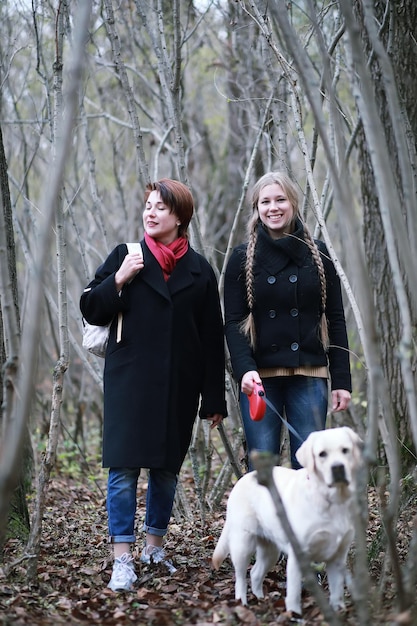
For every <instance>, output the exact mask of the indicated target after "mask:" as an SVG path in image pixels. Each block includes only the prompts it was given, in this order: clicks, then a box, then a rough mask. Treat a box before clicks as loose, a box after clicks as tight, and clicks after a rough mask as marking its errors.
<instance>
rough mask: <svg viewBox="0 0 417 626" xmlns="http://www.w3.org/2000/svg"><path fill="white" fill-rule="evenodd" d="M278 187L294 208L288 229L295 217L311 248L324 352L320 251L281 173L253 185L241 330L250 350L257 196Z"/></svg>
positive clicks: (252, 341)
mask: <svg viewBox="0 0 417 626" xmlns="http://www.w3.org/2000/svg"><path fill="white" fill-rule="evenodd" d="M273 184H277V185H279V186H280V187H281V188H282V190H283V192H284V194H285V195H286V196H287V198H288V200H289V201H290V203H291V206H292V209H293V217H292V222H291V226H294V224H295V221H296V219H297V218H299V219H300V221H301V222H302V224H303V230H304V237H305V242H306V244H307V246H308V247H309V249H310V252H311V255H312V257H313V261H314V263H315V264H316V267H317V271H318V275H319V280H320V291H321V308H322V314H321V318H320V340H321V342H322V344H323V347H324V349H325V350H326V352H327V350H328V348H329V329H328V323H327V317H326V302H327V283H326V273H325V271H324V265H323V261H322V259H321V255H320V250H319V249H318V247H317V245H316V243H315V241H314V239H313V237H312V236H311V234H310V231H309V230H308V228H307V225H306V224H305V222H304V221H303V220H301V217H300V211H299V200H298V189H297V187H296V185H295V184H294V183H293V181H292V180H291V179H290V178H289V176H287V174H285V173H284V172H268V173H267V174H264V175H263V176H262V177H261V178H260V179H259V180H258V181H257V182H256V183H255V185H254V186H253V189H252V215H251V217H250V219H249V222H248V226H247V236H248V246H247V249H246V263H245V284H246V299H247V304H248V308H249V314H248V315H247V316H246V318H245V319H244V320H242V323H241V330H242V332H243V333H244V334H245V335H246V337H247V338H248V339H249V343H250V345H251V347H252V349H254V348H255V346H256V328H255V320H254V316H253V309H254V305H255V286H254V276H253V266H254V262H255V249H256V243H257V240H258V229H257V225H258V223H259V211H258V201H259V196H260V193H261V191H262V189H263V188H264V187H266V186H267V185H273Z"/></svg>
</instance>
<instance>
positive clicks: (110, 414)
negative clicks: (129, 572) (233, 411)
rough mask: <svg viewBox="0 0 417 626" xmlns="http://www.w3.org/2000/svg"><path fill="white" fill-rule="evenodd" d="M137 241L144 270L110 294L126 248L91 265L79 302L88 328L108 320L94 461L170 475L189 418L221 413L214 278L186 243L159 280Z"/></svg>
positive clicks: (185, 441)
mask: <svg viewBox="0 0 417 626" xmlns="http://www.w3.org/2000/svg"><path fill="white" fill-rule="evenodd" d="M141 244H142V250H143V256H144V264H145V265H144V268H143V270H142V271H141V272H139V274H138V275H137V276H136V277H135V278H134V279H133V281H132V282H131V283H130V284H128V285H125V286H124V287H123V290H122V292H121V294H120V295H119V294H118V293H117V291H116V287H115V282H114V275H115V273H116V271H117V270H118V268H119V267H120V265H121V263H122V261H123V259H124V257H125V255H126V254H127V246H126V244H120V245H118V246H117V247H116V248H115V249H114V250H113V251H112V252H111V253H110V255H109V256H108V258H107V259H106V261H105V262H104V263H103V264H102V265H101V266H100V267H99V268H98V269H97V272H96V275H95V278H94V280H93V281H92V282H91V283H90V284H89V285H88V287H87V288H86V289H85V291H84V293H83V294H82V296H81V301H80V308H81V312H82V314H83V316H84V317H85V319H86V320H87V321H88V322H90V323H91V324H97V325H104V324H107V323H109V322H110V321H111V320H113V323H112V326H111V331H110V338H109V344H108V347H107V352H106V357H105V366H104V431H103V466H104V467H142V468H161V469H167V470H170V471H172V472H176V473H178V472H179V470H180V468H181V465H182V463H183V460H184V458H185V455H186V453H187V450H188V447H189V444H190V440H191V435H192V429H193V424H194V421H195V418H196V416H197V414H198V413H199V415H200V417H203V418H204V417H207V416H208V415H210V414H214V413H221V414H222V415H224V416H226V414H227V410H226V401H225V376H224V366H225V363H224V335H223V324H222V315H221V309H220V302H219V295H218V288H217V281H216V277H215V275H214V272H213V269H212V267H211V266H210V264H209V263H208V262H207V260H206V259H205V258H204V257H203V256H201V255H200V254H198V253H196V252H195V251H194V250H193V249H192V248H190V249H189V250H188V252H187V253H186V254H185V256H184V257H182V258H181V259H180V260H179V261H178V263H177V265H176V267H175V269H174V271H173V273H172V275H171V277H170V278H169V280H168V281H167V282H166V281H165V280H164V278H163V275H162V270H161V268H160V266H159V264H158V262H157V261H156V259H155V257H154V256H153V254H152V253H151V252H150V250H149V249H148V247H147V246H146V244H145V242H144V241H142V242H141ZM119 312H122V314H123V323H122V334H121V341H120V343H117V342H116V330H115V329H116V318H117V315H118V313H119Z"/></svg>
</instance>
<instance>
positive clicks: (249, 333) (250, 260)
mask: <svg viewBox="0 0 417 626" xmlns="http://www.w3.org/2000/svg"><path fill="white" fill-rule="evenodd" d="M257 223H258V220H257V219H256V220H251V221H250V233H249V239H248V247H247V249H246V263H245V285H246V300H247V303H248V307H249V314H248V315H247V316H246V317H245V319H243V320H242V322H241V324H240V329H241V331H242V332H243V333H244V335H246V337H247V338H248V339H249V343H250V345H251V348H252V349H254V348H255V344H256V329H255V320H254V317H253V307H254V304H255V289H254V280H253V265H254V262H255V248H256V242H257V240H258V231H257V228H256V226H257Z"/></svg>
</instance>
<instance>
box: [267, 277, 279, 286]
mask: <svg viewBox="0 0 417 626" xmlns="http://www.w3.org/2000/svg"><path fill="white" fill-rule="evenodd" d="M276 280H277V279H276V278H275V276H268V278H267V281H268V283H269V284H270V285H273V284H274V283H275V282H276Z"/></svg>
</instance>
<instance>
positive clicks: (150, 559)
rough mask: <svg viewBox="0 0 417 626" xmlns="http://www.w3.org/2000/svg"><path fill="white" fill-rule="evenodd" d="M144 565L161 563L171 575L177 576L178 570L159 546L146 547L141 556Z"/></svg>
mask: <svg viewBox="0 0 417 626" xmlns="http://www.w3.org/2000/svg"><path fill="white" fill-rule="evenodd" d="M140 560H141V561H142V563H146V564H147V565H150V564H151V563H161V564H162V565H165V567H166V568H167V569H168V571H169V573H170V574H175V572H176V571H177V568H176V567H175V566H174V565H173V563H172V561H170V560H169V559H166V558H165V550H164V549H163V548H159V547H158V546H151V545H148V546H145V547H144V548H143V550H142V554H141V555H140Z"/></svg>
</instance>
